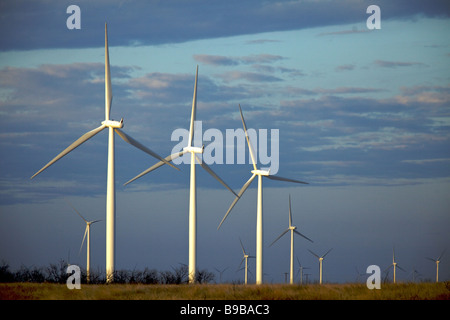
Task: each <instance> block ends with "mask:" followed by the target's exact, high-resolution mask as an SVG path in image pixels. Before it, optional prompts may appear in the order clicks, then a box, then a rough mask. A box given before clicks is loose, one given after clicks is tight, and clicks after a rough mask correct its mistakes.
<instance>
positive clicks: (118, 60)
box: [0, 1, 450, 300]
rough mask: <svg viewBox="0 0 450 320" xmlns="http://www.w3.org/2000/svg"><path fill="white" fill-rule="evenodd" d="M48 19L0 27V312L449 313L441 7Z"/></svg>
mask: <svg viewBox="0 0 450 320" xmlns="http://www.w3.org/2000/svg"><path fill="white" fill-rule="evenodd" d="M43 3H44V2H42V1H38V2H37V3H36V8H38V9H40V10H37V11H39V12H46V14H45V15H44V19H42V20H38V21H41V23H37V22H36V21H37V20H33V19H31V20H30V23H31V21H33V22H34V24H33V25H34V26H35V28H32V29H30V30H26V29H24V27H23V26H22V25H20V23H19V21H17V23H12V22H14V21H11V19H12V18H11V17H17V14H18V11H17V8H16V9H14V8H12V5H6V6H5V8H4V10H5V14H4V17H3V18H2V19H0V24H3V25H4V27H5V26H6V24H5V23H6V22H8V21H9V22H10V24H8V25H10V26H11V28H6V27H5V28H0V29H2V30H3V33H4V37H2V39H5V41H3V42H2V43H1V44H0V57H1V58H0V113H1V115H2V117H1V119H2V120H1V124H0V128H1V130H0V137H1V139H0V144H1V146H2V156H1V157H0V167H1V168H2V170H0V261H1V265H0V282H6V283H15V284H14V286H12V285H11V286H1V285H2V283H0V295H1V297H5V296H6V294H7V293H8V292H13V291H14V290H15V291H14V292H15V293H12V294H11V295H10V297H14V296H17V297H18V295H15V294H16V293H17V292H24V293H26V292H32V294H30V295H29V297H30V298H37V299H40V298H41V297H39V296H38V292H37V291H40V290H41V289H39V287H38V286H33V285H34V284H35V283H37V282H39V283H42V284H45V285H47V284H48V285H49V292H50V291H51V290H56V285H59V286H60V288H61V290H63V289H64V290H65V291H69V290H70V288H68V287H67V286H66V281H67V279H69V278H70V279H74V278H76V277H78V276H80V277H81V287H82V289H81V291H84V292H78V293H76V291H74V290H72V291H69V292H72V294H73V295H72V296H73V297H75V299H78V297H80V298H81V299H86V298H87V299H89V297H91V298H94V297H96V295H95V293H94V290H95V289H96V288H97V289H98V290H99V291H103V297H104V298H106V299H115V297H114V291H115V290H116V289H117V291H116V292H117V293H118V296H119V295H120V293H119V292H121V290H122V289H123V290H125V291H126V292H127V293H128V294H129V297H137V298H144V299H145V298H149V297H152V298H153V299H159V298H161V297H162V296H163V292H164V290H166V289H167V292H171V294H172V297H174V299H180V297H181V299H191V298H192V299H215V298H218V299H220V298H222V297H227V298H230V299H239V300H243V299H247V297H252V298H255V299H262V300H269V299H270V300H272V299H274V300H276V299H289V300H291V299H292V300H296V299H299V300H300V299H303V298H306V297H309V298H310V299H314V298H315V297H319V299H322V298H323V299H327V297H328V298H330V297H331V299H339V297H341V298H343V299H346V298H344V297H347V298H349V297H350V296H349V295H346V294H350V293H349V292H351V290H350V289H349V287H352V286H354V287H353V288H358V290H359V292H360V293H363V294H362V295H361V296H362V297H363V299H378V298H380V297H386V298H387V299H395V298H396V297H397V298H399V299H402V297H403V299H409V298H416V299H448V298H449V295H448V292H447V291H448V290H450V289H448V288H450V287H449V285H448V282H449V280H450V278H449V277H450V273H449V270H450V269H449V268H448V261H449V260H448V259H449V257H448V256H446V255H445V254H444V253H445V248H448V245H450V238H449V234H448V232H447V226H448V225H449V223H450V220H449V215H448V208H449V201H448V190H449V185H450V180H449V174H448V172H449V171H448V164H449V161H450V160H449V159H450V157H449V155H448V150H449V141H450V135H449V131H448V128H449V126H448V106H449V101H450V98H449V97H450V96H449V88H448V83H447V82H448V81H447V80H448V76H447V75H446V73H445V72H444V70H447V69H448V68H446V66H447V64H448V53H447V52H446V51H445V49H444V48H446V47H447V46H446V44H447V42H448V41H447V38H446V37H445V34H444V33H443V31H442V30H447V29H448V26H449V19H448V17H447V15H446V14H443V16H442V15H439V14H438V13H437V12H438V11H439V12H440V14H442V12H444V13H446V12H447V11H448V10H447V8H444V6H442V5H441V6H438V8H439V9H440V10H437V9H436V12H431V11H433V9H432V8H431V6H430V7H429V8H425V6H419V5H417V4H415V3H414V2H413V3H411V5H410V8H411V10H410V11H411V12H413V13H411V12H409V11H408V12H407V13H404V15H402V16H399V15H398V13H397V12H399V11H401V8H400V7H399V5H398V4H394V5H392V6H393V7H394V8H397V11H395V10H394V11H395V12H394V11H393V12H394V13H389V14H383V15H381V17H382V25H383V28H382V29H373V30H370V31H368V28H369V24H367V25H366V19H367V17H368V16H370V14H369V13H366V7H367V6H364V4H361V3H358V5H355V4H354V3H353V2H352V5H349V3H348V2H345V3H344V4H342V7H339V9H340V11H339V12H340V13H342V15H343V16H345V19H344V18H343V17H341V16H340V15H337V16H336V21H337V22H335V21H334V20H333V21H327V20H326V19H325V18H324V17H322V16H321V15H318V14H317V12H316V11H315V10H312V9H311V7H314V8H316V7H323V6H324V5H323V3H324V2H322V1H316V2H314V3H312V4H310V6H306V7H307V8H305V5H304V4H303V3H302V2H293V3H291V2H289V6H288V5H287V3H283V2H276V3H270V2H267V3H266V2H263V3H261V4H255V8H256V9H257V12H258V13H259V14H255V13H252V10H250V9H249V8H247V7H250V6H249V5H244V4H240V5H239V9H240V10H241V11H242V15H245V16H246V19H237V14H236V10H232V8H231V6H230V4H228V3H224V4H223V8H222V7H221V6H219V7H218V5H217V4H208V5H207V6H206V7H208V10H207V9H206V8H204V7H203V6H199V4H198V3H193V4H192V5H189V6H184V5H183V7H185V8H188V7H189V9H188V10H184V11H183V10H180V8H179V7H181V5H180V6H173V7H170V6H168V5H167V4H166V3H165V2H158V3H157V4H156V3H154V2H150V3H145V4H140V5H139V6H137V5H136V6H134V5H131V3H133V1H131V2H126V3H121V4H120V6H118V8H119V9H120V10H119V9H118V10H112V9H111V8H112V7H114V6H112V7H111V8H109V7H107V6H106V5H105V4H103V3H102V4H99V5H98V7H95V10H93V9H94V7H93V6H92V4H88V3H86V4H83V5H82V6H81V9H82V11H81V15H82V17H83V19H82V20H81V21H82V24H81V28H80V29H78V28H73V29H70V23H69V22H70V19H72V20H73V19H75V17H76V15H75V14H74V15H71V14H70V13H67V16H68V17H67V16H66V18H69V17H70V19H68V20H67V21H68V24H67V28H66V25H65V24H64V23H62V28H63V29H64V30H59V29H58V28H55V27H54V26H53V25H52V24H50V22H51V21H53V22H54V23H55V24H56V22H55V21H56V20H54V19H53V18H52V15H54V12H55V11H56V10H54V8H53V9H51V10H48V8H42V6H43V5H44V4H43ZM45 6H47V4H45ZM241 6H242V7H241ZM379 6H380V7H381V10H382V11H383V12H384V13H387V10H386V9H388V8H387V7H386V6H385V5H383V3H380V4H379ZM72 7H77V6H72ZM137 7H139V8H140V9H141V10H140V12H137ZM299 7H301V8H302V10H299V9H298V8H299ZM363 7H364V8H363ZM108 8H109V9H108ZM114 8H115V7H114ZM150 8H151V9H152V10H150ZM161 8H162V9H163V10H160V9H161ZM60 9H61V8H60ZM64 9H65V8H64ZM222 9H223V10H222ZM332 9H333V10H335V9H337V7H336V5H335V4H332V3H328V6H327V10H328V11H327V12H330V10H332ZM389 9H390V8H389ZM15 10H16V12H14V11H15ZM58 10H59V9H58ZM100 10H102V12H103V15H104V16H102V17H97V16H96V15H97V14H98V13H96V12H97V11H100ZM119 11H120V12H121V14H120V15H119V14H118V12H119ZM24 12H25V13H26V14H27V17H34V16H35V15H36V14H35V13H33V12H31V11H30V8H24ZM58 12H62V14H61V15H64V14H65V13H64V10H59V11H58ZM149 12H152V13H154V12H160V13H159V14H160V15H161V16H160V19H159V18H158V19H156V20H155V19H152V18H151V17H149ZM217 12H222V13H223V12H225V13H227V16H228V15H229V18H230V19H229V21H227V23H226V25H224V23H223V19H220V17H219V15H218V14H217ZM269 12H270V13H271V14H267V13H269ZM288 12H289V13H290V14H288ZM334 12H336V11H334ZM144 13H146V17H145V19H138V18H139V17H140V18H143V14H144ZM168 13H171V14H172V15H169V14H168ZM205 13H207V14H205ZM300 13H301V14H302V15H299V14H300ZM295 14H297V17H298V19H296V20H295V24H287V23H286V22H287V21H290V20H291V18H290V17H291V16H293V15H295ZM303 15H305V16H308V17H313V18H314V21H317V25H314V24H311V22H310V20H312V19H302V17H303ZM200 16H201V17H202V19H197V18H198V17H200ZM388 16H390V18H389V19H385V18H384V17H388ZM438 16H439V18H438ZM130 17H132V21H130ZM262 17H264V19H262ZM328 17H329V15H328ZM405 17H406V19H405ZM61 18H63V17H59V19H58V21H61ZM240 18H242V16H240ZM275 18H276V19H275ZM274 19H275V20H274ZM16 20H19V19H16ZM105 20H107V21H108V24H107V25H106V23H105V22H104V21H105ZM242 20H246V23H243V21H242ZM297 20H298V21H297ZM412 20H414V21H415V23H411V21H412ZM138 21H139V23H137V22H138ZM324 21H326V22H324ZM367 21H369V20H367ZM130 22H136V23H130ZM58 23H59V22H58ZM247 23H248V24H249V25H252V26H254V27H255V28H254V29H249V28H248V27H246V24H247ZM59 24H60V23H59ZM297 24H301V26H300V27H298V26H297ZM138 25H139V28H138ZM219 25H220V26H221V28H220V31H219V28H218V27H219ZM49 26H53V27H52V28H49ZM194 26H195V28H194ZM228 26H233V27H232V28H229V27H228ZM262 26H266V27H265V28H266V29H264V28H262ZM43 27H48V29H46V30H47V33H45V32H42V30H43V29H42V28H43ZM262 29H264V30H263V31H264V32H262V31H261V30H262ZM38 30H40V33H37V32H38ZM50 30H51V32H50ZM400 30H402V32H400ZM16 31H17V34H15V32H16ZM61 31H64V34H61ZM388 31H389V32H388ZM43 34H45V37H41V36H42V35H43ZM21 35H25V37H22V36H21ZM39 35H40V36H39ZM425 35H429V36H425ZM399 38H401V39H402V45H400V43H399V42H398V41H396V40H397V39H399ZM13 43H16V44H17V45H12V44H13ZM18 43H20V45H19V44H18ZM344 48H345V49H344ZM362 48H370V49H367V50H364V54H363V51H362ZM381 48H383V49H381ZM349 52H352V55H349V54H348V53H349ZM331 53H333V54H331ZM380 79H383V81H380ZM446 79H447V80H446ZM113 91H114V99H113ZM113 104H114V106H113ZM114 108H115V109H114ZM116 134H117V135H118V136H119V137H120V139H116V138H117V136H116ZM102 137H103V138H102ZM105 140H106V141H105ZM129 145H131V146H132V147H130V146H129ZM149 147H150V148H149ZM64 148H65V149H64ZM75 149H76V151H74V150H75ZM69 154H70V155H69ZM55 155H56V156H55ZM49 156H50V157H49ZM62 158H64V160H63V161H60V160H61V159H62ZM200 167H201V168H200ZM145 168H148V169H146V170H144V169H145ZM249 171H250V172H249ZM150 173H151V174H150ZM210 176H212V177H213V179H211V177H210ZM30 177H31V179H30ZM254 180H258V182H257V183H254V182H255V181H254ZM274 181H275V182H274ZM217 182H219V183H217ZM280 182H282V183H280ZM287 182H290V183H287ZM225 189H226V190H225ZM65 200H68V201H70V204H69V206H70V207H71V208H72V210H73V211H74V212H72V210H71V209H70V208H67V203H66V201H65ZM72 203H73V204H75V206H73V205H72ZM67 211H68V212H69V215H67ZM73 213H76V214H73ZM286 220H287V221H286ZM82 225H83V229H81V228H82ZM91 226H93V228H91ZM83 230H84V232H83ZM81 232H83V234H81ZM286 234H288V235H289V236H290V237H288V236H286ZM238 240H239V245H238ZM394 243H395V249H393V246H392V244H394ZM80 244H81V246H80ZM331 247H333V249H329V248H331ZM85 250H86V251H85ZM327 250H328V251H327ZM67 252H71V253H72V254H71V255H69V259H67V261H66V257H67ZM74 252H79V254H78V255H76V254H73V253H74ZM61 257H64V259H61ZM58 259H60V260H59V262H58V263H56V264H54V262H55V261H58ZM69 260H70V261H69ZM295 260H297V262H295ZM318 260H319V261H318ZM28 266H29V267H28ZM69 266H70V267H76V266H79V267H80V268H79V270H80V271H79V272H80V273H78V271H76V268H70V269H69V268H68V267H69ZM355 269H356V274H355ZM69 270H75V271H73V272H75V273H74V274H70V273H68V272H67V271H69ZM378 270H380V272H379V271H378ZM288 275H289V276H288ZM370 281H374V282H373V283H377V281H379V283H381V289H380V288H379V286H375V287H371V283H370ZM26 284H28V285H29V286H30V287H29V288H28V289H24V288H25V287H26V286H24V285H26ZM53 284H54V285H55V287H52V285H53ZM122 285H124V286H122ZM125 285H126V286H125ZM15 286H16V287H15ZM127 286H129V288H131V287H132V288H134V289H132V290H135V291H136V294H142V295H140V296H134V295H132V294H131V292H130V290H129V288H128V289H127V288H126V287H127ZM172 286H173V287H175V289H174V290H172ZM50 287H52V289H51V290H50ZM11 288H16V289H11ZM41 288H44V285H43V286H41ZM407 288H411V292H410V293H408V294H406V295H403V294H402V290H403V291H405V292H406V291H407V290H409V289H407ZM425 288H426V289H425ZM431 288H435V290H436V291H435V293H434V294H431V295H427V294H428V293H426V291H428V292H432V291H433V290H434V289H433V290H431ZM22 289H24V290H22ZM10 290H12V291H10ZM45 290H46V289H45ZM45 290H43V291H45ZM88 290H89V292H90V293H88ZM108 290H110V292H109V293H108ZM127 290H128V291H127ZM189 290H190V291H191V294H192V296H189V293H188V292H189ZM313 290H314V291H315V296H314V295H308V292H309V293H310V292H311V291H313ZM341 290H343V291H345V292H346V293H345V294H342V295H340V296H339V295H338V294H336V295H332V294H333V291H334V293H336V292H343V291H341ZM158 291H159V293H158ZM176 291H178V292H176ZM144 292H145V294H144ZM155 292H156V293H155ZM394 292H395V293H394ZM449 292H450V291H449ZM178 293H179V294H181V296H180V295H177V294H178ZM388 293H390V295H389V294H388ZM69 294H70V293H63V294H61V297H64V298H67V297H68V296H69ZM158 294H159V296H158ZM221 294H223V295H221ZM361 296H358V297H357V299H359V297H361ZM53 297H59V294H56V293H54V295H53ZM124 297H127V295H122V298H124ZM165 297H166V298H167V299H171V297H170V296H165ZM64 298H63V299H64ZM349 299H351V298H349ZM381 299H382V298H381Z"/></svg>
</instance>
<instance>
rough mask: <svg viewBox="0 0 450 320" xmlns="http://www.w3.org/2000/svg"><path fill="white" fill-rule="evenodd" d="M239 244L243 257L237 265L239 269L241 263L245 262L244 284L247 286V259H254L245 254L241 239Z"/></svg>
mask: <svg viewBox="0 0 450 320" xmlns="http://www.w3.org/2000/svg"><path fill="white" fill-rule="evenodd" d="M239 242H240V243H241V248H242V253H243V254H244V257H243V258H242V260H241V263H240V264H239V268H240V267H241V265H242V262H244V261H245V284H247V275H248V258H255V256H250V255H248V254H247V253H246V252H245V249H244V245H243V244H242V241H241V239H239Z"/></svg>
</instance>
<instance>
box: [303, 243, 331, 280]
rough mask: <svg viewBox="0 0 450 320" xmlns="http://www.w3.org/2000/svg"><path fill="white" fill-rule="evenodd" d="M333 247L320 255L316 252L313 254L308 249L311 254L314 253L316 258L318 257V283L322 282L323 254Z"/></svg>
mask: <svg viewBox="0 0 450 320" xmlns="http://www.w3.org/2000/svg"><path fill="white" fill-rule="evenodd" d="M332 249H333V248H331V249H330V250H328V251H327V252H326V253H325V254H324V255H322V256H320V257H319V256H318V255H317V254H315V253H314V252H312V251H311V250H309V249H308V251H309V252H311V253H312V254H313V255H315V256H316V257H317V258H318V259H319V283H320V284H322V261H323V259H324V258H325V256H326V255H327V254H328V253H329V252H330V251H331V250H332Z"/></svg>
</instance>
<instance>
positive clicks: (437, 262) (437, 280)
mask: <svg viewBox="0 0 450 320" xmlns="http://www.w3.org/2000/svg"><path fill="white" fill-rule="evenodd" d="M444 252H445V250H444V251H442V253H441V255H440V256H439V257H438V258H437V259H432V258H427V259H428V260H431V261H434V262H436V282H439V262H441V258H442V256H443V255H444Z"/></svg>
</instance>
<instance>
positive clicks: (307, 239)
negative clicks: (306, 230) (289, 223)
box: [294, 230, 314, 242]
mask: <svg viewBox="0 0 450 320" xmlns="http://www.w3.org/2000/svg"><path fill="white" fill-rule="evenodd" d="M294 232H295V233H296V234H298V235H299V236H302V237H303V238H305V239H306V240H309V241H311V242H314V241H312V240H311V239H310V238H308V237H307V236H305V235H303V234H301V233H300V232H298V231H297V230H294Z"/></svg>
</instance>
